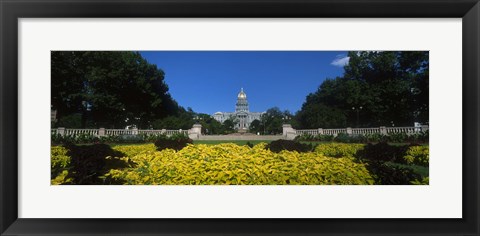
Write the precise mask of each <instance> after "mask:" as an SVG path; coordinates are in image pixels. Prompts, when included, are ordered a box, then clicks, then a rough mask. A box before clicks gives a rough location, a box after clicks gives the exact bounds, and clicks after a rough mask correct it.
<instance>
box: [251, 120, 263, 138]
mask: <svg viewBox="0 0 480 236" xmlns="http://www.w3.org/2000/svg"><path fill="white" fill-rule="evenodd" d="M249 130H250V133H254V134H256V133H259V132H260V133H261V132H262V131H263V130H262V124H261V122H260V121H259V120H257V119H255V120H253V121H252V123H250V127H249Z"/></svg>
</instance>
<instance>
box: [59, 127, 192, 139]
mask: <svg viewBox="0 0 480 236" xmlns="http://www.w3.org/2000/svg"><path fill="white" fill-rule="evenodd" d="M51 133H52V134H58V135H62V136H64V135H65V136H77V135H81V134H85V135H92V136H96V137H102V136H119V135H139V134H150V135H167V136H171V135H175V134H185V135H189V130H181V129H179V130H167V129H161V130H139V129H136V128H133V129H105V128H100V129H67V128H63V127H59V128H56V129H51Z"/></svg>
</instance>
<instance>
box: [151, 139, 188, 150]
mask: <svg viewBox="0 0 480 236" xmlns="http://www.w3.org/2000/svg"><path fill="white" fill-rule="evenodd" d="M192 143H193V140H191V139H190V138H188V137H187V136H185V135H173V136H170V137H167V136H163V137H159V138H158V139H157V140H156V141H155V146H156V147H157V150H158V151H161V150H163V149H167V148H169V149H173V150H176V151H178V150H180V149H182V148H184V147H186V146H187V144H192Z"/></svg>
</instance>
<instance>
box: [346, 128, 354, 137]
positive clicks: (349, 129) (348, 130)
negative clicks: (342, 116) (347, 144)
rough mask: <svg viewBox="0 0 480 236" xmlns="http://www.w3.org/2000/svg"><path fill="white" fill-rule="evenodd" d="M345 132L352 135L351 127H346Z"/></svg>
mask: <svg viewBox="0 0 480 236" xmlns="http://www.w3.org/2000/svg"><path fill="white" fill-rule="evenodd" d="M347 134H348V135H352V134H353V131H352V127H347Z"/></svg>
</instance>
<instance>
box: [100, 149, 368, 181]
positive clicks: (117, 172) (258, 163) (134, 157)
mask: <svg viewBox="0 0 480 236" xmlns="http://www.w3.org/2000/svg"><path fill="white" fill-rule="evenodd" d="M264 148H265V144H264V143H261V144H258V145H256V146H254V147H253V148H250V147H248V146H238V145H236V144H228V143H226V144H218V145H212V146H208V145H202V144H197V145H188V146H187V147H185V148H184V149H182V150H180V151H178V152H176V151H174V150H171V149H165V150H163V151H154V147H152V146H151V145H132V146H117V147H114V149H115V150H118V151H122V152H124V153H126V154H127V157H124V158H122V159H123V160H124V161H128V160H131V161H133V162H134V163H136V166H135V167H133V168H125V169H114V170H111V171H110V172H109V173H108V174H107V176H108V177H110V178H113V179H116V180H122V181H125V183H126V184H134V185H138V184H140V185H142V184H152V185H230V184H233V185H244V184H247V185H284V184H293V185H325V184H346V185H353V184H362V185H363V184H373V182H374V181H373V178H372V176H371V175H370V173H369V172H368V171H367V169H366V168H365V166H364V164H360V163H356V162H355V161H354V159H353V158H351V157H342V158H331V157H327V156H325V155H323V154H321V153H318V152H311V153H298V152H295V151H293V152H289V151H282V152H280V153H274V152H271V151H269V150H265V149H264Z"/></svg>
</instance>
